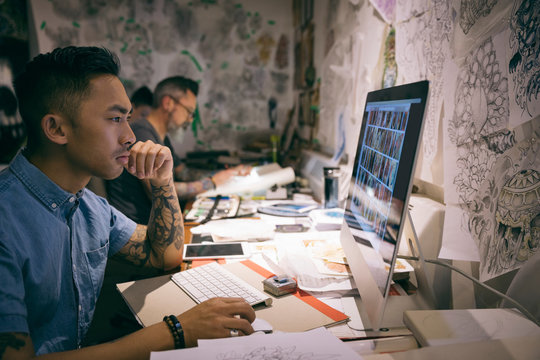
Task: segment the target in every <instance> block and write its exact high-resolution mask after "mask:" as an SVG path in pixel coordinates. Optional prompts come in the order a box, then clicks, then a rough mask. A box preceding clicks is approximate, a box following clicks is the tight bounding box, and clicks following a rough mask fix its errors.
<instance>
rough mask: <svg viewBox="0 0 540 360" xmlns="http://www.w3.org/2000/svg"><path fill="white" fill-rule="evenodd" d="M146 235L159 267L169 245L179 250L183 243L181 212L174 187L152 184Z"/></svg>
mask: <svg viewBox="0 0 540 360" xmlns="http://www.w3.org/2000/svg"><path fill="white" fill-rule="evenodd" d="M147 236H148V239H150V243H151V247H152V251H153V252H154V254H155V255H156V259H157V260H158V262H159V264H154V266H156V265H157V266H158V267H161V266H162V264H163V254H164V252H165V250H166V249H167V248H168V247H169V246H171V245H172V246H174V247H175V248H176V250H180V249H181V248H182V245H183V243H184V226H183V220H182V212H181V210H180V205H179V203H178V197H177V196H176V192H175V191H174V187H172V186H165V187H155V186H152V211H151V213H150V220H149V222H148V229H147Z"/></svg>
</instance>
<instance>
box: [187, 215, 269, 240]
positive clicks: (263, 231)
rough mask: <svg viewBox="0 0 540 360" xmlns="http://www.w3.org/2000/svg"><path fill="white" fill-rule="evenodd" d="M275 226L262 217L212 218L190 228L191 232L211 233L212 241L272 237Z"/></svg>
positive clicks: (265, 238) (266, 238)
mask: <svg viewBox="0 0 540 360" xmlns="http://www.w3.org/2000/svg"><path fill="white" fill-rule="evenodd" d="M274 228H275V226H274V225H272V224H269V223H268V222H266V221H264V220H262V219H224V220H213V221H210V222H207V223H206V224H203V225H199V226H195V227H193V228H191V233H192V234H211V235H212V239H213V240H214V242H227V241H261V240H268V239H272V238H273V236H274Z"/></svg>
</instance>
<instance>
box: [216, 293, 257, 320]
mask: <svg viewBox="0 0 540 360" xmlns="http://www.w3.org/2000/svg"><path fill="white" fill-rule="evenodd" d="M221 301H223V302H224V303H226V304H228V305H229V316H235V315H238V316H240V318H242V319H246V320H247V321H249V323H250V324H251V323H252V322H253V321H254V320H255V310H253V308H252V307H251V305H249V304H248V303H247V302H246V301H245V300H244V299H242V298H221Z"/></svg>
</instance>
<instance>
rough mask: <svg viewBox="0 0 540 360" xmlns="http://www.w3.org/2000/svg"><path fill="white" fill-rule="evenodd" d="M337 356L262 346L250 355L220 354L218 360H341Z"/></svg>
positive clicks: (289, 347)
mask: <svg viewBox="0 0 540 360" xmlns="http://www.w3.org/2000/svg"><path fill="white" fill-rule="evenodd" d="M340 357H341V356H340V355H337V354H331V353H330V354H315V353H313V352H300V351H297V350H296V346H288V347H281V346H261V347H258V348H255V349H253V350H252V351H250V352H248V353H237V352H236V351H234V350H233V351H230V352H228V353H222V354H218V355H217V356H216V360H251V359H280V360H304V359H305V360H332V359H339V358H340Z"/></svg>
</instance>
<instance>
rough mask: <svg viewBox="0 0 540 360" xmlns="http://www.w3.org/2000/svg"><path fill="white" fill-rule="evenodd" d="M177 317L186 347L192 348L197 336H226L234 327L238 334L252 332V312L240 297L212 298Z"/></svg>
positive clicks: (203, 337)
mask: <svg viewBox="0 0 540 360" xmlns="http://www.w3.org/2000/svg"><path fill="white" fill-rule="evenodd" d="M236 315H239V317H236ZM178 320H179V321H180V324H182V328H183V329H184V338H185V341H186V347H193V346H197V339H213V338H224V337H229V336H231V330H233V329H238V330H239V331H238V333H239V335H249V334H251V333H253V328H252V327H251V323H252V322H253V321H254V320H255V311H254V310H253V308H252V307H251V306H250V305H249V304H248V303H247V302H246V301H245V300H244V299H241V298H213V299H210V300H207V301H205V302H203V303H201V304H199V305H197V306H195V307H193V308H191V309H190V310H188V311H186V312H185V313H183V314H181V315H180V316H178Z"/></svg>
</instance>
